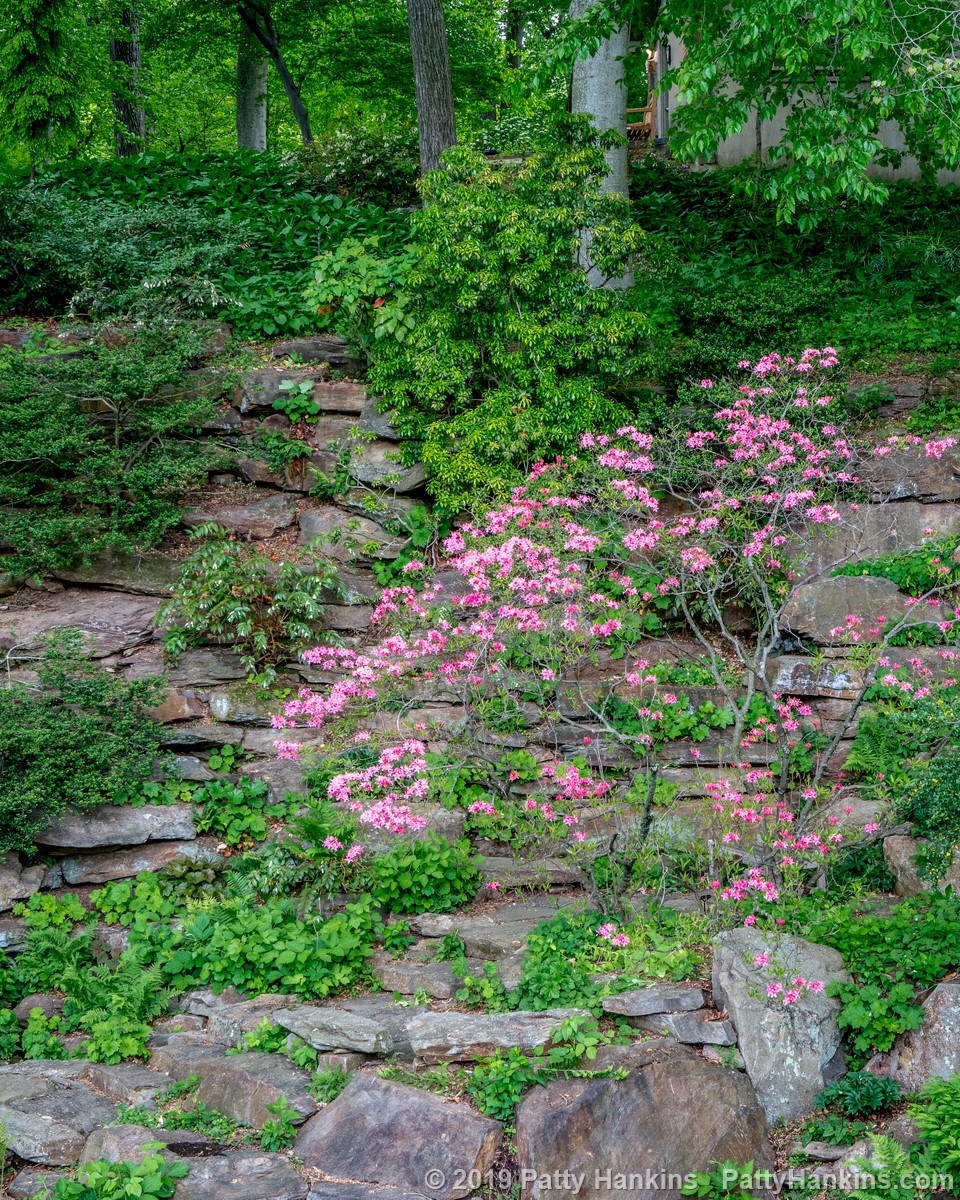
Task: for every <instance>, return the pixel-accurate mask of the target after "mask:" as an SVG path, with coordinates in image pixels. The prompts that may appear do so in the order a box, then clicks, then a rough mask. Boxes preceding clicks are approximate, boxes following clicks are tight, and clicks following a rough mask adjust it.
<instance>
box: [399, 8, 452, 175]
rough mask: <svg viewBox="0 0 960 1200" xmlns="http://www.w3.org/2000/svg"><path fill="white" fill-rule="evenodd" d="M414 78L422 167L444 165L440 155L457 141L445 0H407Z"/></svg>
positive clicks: (432, 167) (423, 170)
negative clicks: (443, 1) (444, 17)
mask: <svg viewBox="0 0 960 1200" xmlns="http://www.w3.org/2000/svg"><path fill="white" fill-rule="evenodd" d="M407 21H408V23H409V26H410V50H411V53H412V54H413V79H414V85H415V87H416V93H417V132H418V134H419V137H420V170H421V172H422V173H423V174H424V175H426V173H427V172H428V171H435V170H436V169H437V167H439V166H440V155H441V154H442V153H443V152H444V150H449V149H450V147H451V146H455V145H456V143H457V125H456V119H455V117H454V113H453V84H452V82H451V79H450V54H449V51H448V49H447V27H446V25H445V24H444V20H443V3H442V0H407Z"/></svg>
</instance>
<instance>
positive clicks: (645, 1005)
mask: <svg viewBox="0 0 960 1200" xmlns="http://www.w3.org/2000/svg"><path fill="white" fill-rule="evenodd" d="M702 1007H703V992H702V991H701V989H700V988H692V987H691V988H688V987H680V986H678V985H677V984H674V983H652V984H650V985H649V986H648V987H642V988H632V989H631V990H630V991H629V992H619V993H618V994H617V995H616V996H604V998H603V1011H604V1012H608V1013H615V1014H617V1015H618V1016H622V1017H646V1016H649V1015H650V1014H651V1013H668V1012H692V1011H693V1010H695V1009H698V1008H702Z"/></svg>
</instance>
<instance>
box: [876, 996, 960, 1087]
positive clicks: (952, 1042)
mask: <svg viewBox="0 0 960 1200" xmlns="http://www.w3.org/2000/svg"><path fill="white" fill-rule="evenodd" d="M866 1069H867V1070H868V1071H870V1072H871V1074H873V1075H883V1076H889V1077H890V1078H891V1079H895V1080H896V1081H897V1082H898V1083H899V1084H900V1086H901V1087H902V1088H904V1090H906V1091H908V1092H915V1091H918V1090H919V1089H920V1088H921V1087H923V1084H924V1082H925V1081H926V1080H927V1079H930V1078H931V1077H936V1078H939V1079H949V1078H950V1077H951V1076H952V1075H960V981H950V982H948V983H940V984H938V985H937V986H936V987H935V988H934V989H933V991H932V992H931V993H930V995H929V996H928V997H927V998H926V1000H924V1002H923V1024H922V1025H921V1026H920V1028H919V1029H913V1030H911V1031H910V1032H909V1033H904V1034H901V1036H900V1037H898V1038H897V1040H896V1042H895V1043H894V1046H893V1049H892V1050H891V1051H889V1053H887V1054H875V1055H874V1056H873V1058H871V1059H870V1061H869V1062H868V1063H867V1067H866Z"/></svg>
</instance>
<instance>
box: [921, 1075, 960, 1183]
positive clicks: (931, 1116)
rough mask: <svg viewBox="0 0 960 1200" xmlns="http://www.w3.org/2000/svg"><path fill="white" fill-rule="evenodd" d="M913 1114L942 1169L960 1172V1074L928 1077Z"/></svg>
mask: <svg viewBox="0 0 960 1200" xmlns="http://www.w3.org/2000/svg"><path fill="white" fill-rule="evenodd" d="M910 1116H911V1117H913V1119H914V1120H915V1121H916V1123H917V1125H918V1126H919V1127H920V1133H921V1134H922V1136H923V1141H924V1142H925V1143H926V1145H927V1147H928V1148H929V1150H930V1152H931V1156H932V1158H933V1160H934V1161H935V1162H936V1164H937V1169H938V1170H939V1171H947V1172H953V1173H956V1172H958V1171H960V1075H954V1076H952V1077H951V1078H950V1079H936V1078H934V1079H928V1080H927V1082H926V1083H925V1084H924V1085H923V1087H922V1089H921V1091H920V1095H919V1096H918V1097H917V1099H916V1100H915V1101H913V1103H912V1104H911V1105H910Z"/></svg>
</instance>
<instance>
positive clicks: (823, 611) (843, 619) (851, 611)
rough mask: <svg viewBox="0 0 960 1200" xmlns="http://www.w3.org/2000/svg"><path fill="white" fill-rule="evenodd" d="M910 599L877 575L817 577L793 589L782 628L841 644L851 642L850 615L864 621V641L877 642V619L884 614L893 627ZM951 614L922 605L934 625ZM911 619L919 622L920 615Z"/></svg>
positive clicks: (820, 643) (861, 629)
mask: <svg viewBox="0 0 960 1200" xmlns="http://www.w3.org/2000/svg"><path fill="white" fill-rule="evenodd" d="M909 599H910V597H909V596H907V594H906V593H905V592H901V591H900V589H899V588H898V587H897V585H896V584H895V583H894V582H893V580H892V579H880V578H878V577H877V576H875V575H840V576H838V577H837V578H836V579H818V580H815V581H814V582H813V583H801V584H800V585H799V586H798V587H796V588H794V589H793V592H792V593H791V595H790V598H789V599H788V600H787V602H786V604H785V605H784V606H783V610H782V612H781V614H780V628H781V629H782V630H783V632H784V633H792V634H795V635H796V636H797V637H802V638H807V639H809V640H810V641H811V642H814V643H815V644H816V645H818V646H834V645H841V644H844V643H846V642H847V641H848V637H847V617H848V616H850V615H853V616H855V617H858V618H859V620H860V622H861V623H860V625H859V626H858V627H857V632H858V633H859V634H860V636H861V641H863V642H876V641H879V640H880V634H879V633H877V634H871V633H870V629H871V628H873V629H879V628H880V627H879V626H877V625H876V624H875V622H876V621H877V619H878V618H881V617H882V618H883V620H884V621H885V622H886V628H887V629H888V630H889V629H891V628H893V626H894V625H895V624H896V623H897V622H898V621H900V620H902V619H903V618H904V616H906V615H907V613H908V611H909V609H908V606H907V602H908V600H909ZM952 615H953V614H952V612H951V613H948V612H947V610H946V609H944V608H935V609H933V608H931V609H928V608H926V607H924V608H923V616H924V618H925V619H926V621H927V622H928V623H931V624H932V623H934V622H936V621H942V620H945V619H950V617H952ZM910 619H911V622H916V621H917V620H918V619H919V618H917V617H911V618H910ZM834 631H836V632H834Z"/></svg>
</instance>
